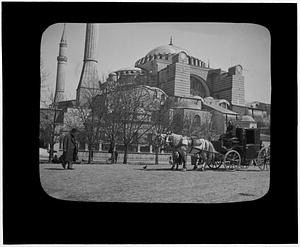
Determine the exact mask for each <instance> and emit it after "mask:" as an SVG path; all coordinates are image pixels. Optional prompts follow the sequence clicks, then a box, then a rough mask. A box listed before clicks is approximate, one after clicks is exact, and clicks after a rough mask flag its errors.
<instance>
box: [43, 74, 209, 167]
mask: <svg viewBox="0 0 300 247" xmlns="http://www.w3.org/2000/svg"><path fill="white" fill-rule="evenodd" d="M41 71H42V74H41V76H42V86H43V81H44V80H46V76H47V75H45V74H43V70H41ZM53 96H54V95H53V94H50V96H48V100H47V102H48V106H47V107H46V109H44V110H43V111H41V121H40V139H44V140H45V142H47V143H48V144H50V145H49V146H50V150H49V161H50V162H51V160H52V157H53V151H54V144H55V143H56V142H57V141H58V138H59V135H60V133H61V131H62V130H69V129H71V128H77V129H78V132H79V134H78V140H79V141H81V142H84V143H86V144H87V148H88V154H89V155H88V163H91V162H92V158H93V152H94V149H95V146H97V144H99V141H100V140H102V141H105V142H106V143H110V146H111V149H113V150H114V149H115V148H116V144H117V143H121V144H123V147H124V159H123V163H124V164H126V163H127V161H128V151H129V147H130V145H132V144H133V143H137V142H139V141H141V140H142V139H145V135H146V134H147V136H148V137H149V136H150V137H151V138H150V140H149V138H148V140H147V142H148V143H149V144H151V145H152V146H153V148H154V152H155V154H156V155H155V157H156V158H155V163H156V164H157V163H158V153H159V148H160V147H159V145H160V144H159V142H157V140H156V138H155V137H156V136H157V135H158V134H161V133H166V132H167V131H168V130H174V129H176V127H178V125H180V123H177V122H178V121H181V122H182V119H181V120H180V118H179V119H178V121H176V117H174V116H173V111H172V109H173V108H174V106H175V105H176V103H175V102H174V99H172V98H171V97H166V95H163V93H162V92H160V91H159V90H155V89H153V88H149V87H147V86H141V85H138V83H136V82H133V83H127V84H122V83H118V82H110V81H108V82H105V83H101V84H100V87H99V88H97V89H86V90H85V91H84V102H85V103H84V104H82V105H77V106H74V105H73V106H72V107H69V108H66V106H64V107H62V105H61V104H60V103H59V102H54V97H53ZM44 101H45V100H44ZM181 124H182V123H181ZM196 125H197V126H195V122H194V119H192V118H191V117H187V118H185V119H184V128H185V130H188V132H187V133H186V134H188V135H194V136H195V132H196V133H197V129H198V128H200V127H201V125H200V124H199V123H196ZM202 127H203V125H202ZM205 128H207V126H206V127H205ZM198 132H199V131H198ZM201 132H203V131H201ZM193 133H194V134H193ZM196 135H197V134H196Z"/></svg>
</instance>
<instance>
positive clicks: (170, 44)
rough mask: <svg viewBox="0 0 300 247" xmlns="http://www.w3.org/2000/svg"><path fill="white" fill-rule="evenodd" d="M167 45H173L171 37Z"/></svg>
mask: <svg viewBox="0 0 300 247" xmlns="http://www.w3.org/2000/svg"><path fill="white" fill-rule="evenodd" d="M169 45H173V39H172V35H171V38H170V44H169Z"/></svg>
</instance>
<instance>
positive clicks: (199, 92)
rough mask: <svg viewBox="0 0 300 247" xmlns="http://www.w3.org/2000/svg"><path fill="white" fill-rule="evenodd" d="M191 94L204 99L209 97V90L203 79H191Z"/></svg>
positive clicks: (192, 77)
mask: <svg viewBox="0 0 300 247" xmlns="http://www.w3.org/2000/svg"><path fill="white" fill-rule="evenodd" d="M190 94H191V95H193V96H200V97H202V98H205V97H209V89H208V87H207V86H206V84H205V81H204V80H201V78H196V77H194V76H191V77H190Z"/></svg>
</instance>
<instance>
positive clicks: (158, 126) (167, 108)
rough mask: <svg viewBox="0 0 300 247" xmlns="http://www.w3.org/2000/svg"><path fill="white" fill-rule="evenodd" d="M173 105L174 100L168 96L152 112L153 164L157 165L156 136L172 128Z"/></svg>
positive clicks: (158, 145) (157, 145)
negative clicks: (157, 108)
mask: <svg viewBox="0 0 300 247" xmlns="http://www.w3.org/2000/svg"><path fill="white" fill-rule="evenodd" d="M174 106H175V103H174V100H173V99H172V98H171V97H169V98H167V99H166V100H164V101H161V104H160V107H159V110H157V111H155V112H153V122H154V126H153V135H152V136H153V137H154V138H152V145H153V147H154V152H155V165H158V155H159V150H160V148H161V142H160V141H159V140H158V139H157V138H156V137H157V136H158V135H160V134H165V133H166V132H167V131H170V130H171V129H172V121H173V111H172V108H173V107H174Z"/></svg>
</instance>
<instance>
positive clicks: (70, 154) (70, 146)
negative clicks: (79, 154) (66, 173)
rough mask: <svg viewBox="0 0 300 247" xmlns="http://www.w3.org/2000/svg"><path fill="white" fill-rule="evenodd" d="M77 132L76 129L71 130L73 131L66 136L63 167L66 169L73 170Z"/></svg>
mask: <svg viewBox="0 0 300 247" xmlns="http://www.w3.org/2000/svg"><path fill="white" fill-rule="evenodd" d="M76 132H77V130H76V129H75V128H73V129H71V131H70V132H69V133H68V134H67V135H65V137H64V142H63V157H64V158H63V162H62V166H63V168H64V169H66V168H67V169H70V170H73V161H74V155H75V154H76V150H77V145H76V139H75V133H76Z"/></svg>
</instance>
